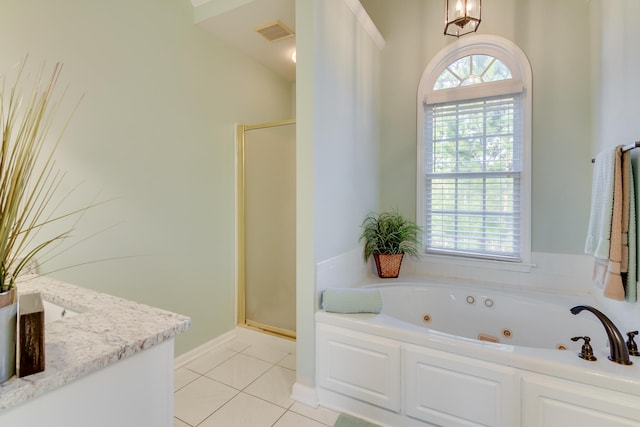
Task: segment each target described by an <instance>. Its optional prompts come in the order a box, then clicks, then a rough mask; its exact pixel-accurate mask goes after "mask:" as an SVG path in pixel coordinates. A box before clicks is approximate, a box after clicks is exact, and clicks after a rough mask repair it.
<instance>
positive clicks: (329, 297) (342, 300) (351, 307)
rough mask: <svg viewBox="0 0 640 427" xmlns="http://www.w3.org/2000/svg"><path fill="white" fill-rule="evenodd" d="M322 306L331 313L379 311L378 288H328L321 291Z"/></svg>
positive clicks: (380, 296)
mask: <svg viewBox="0 0 640 427" xmlns="http://www.w3.org/2000/svg"><path fill="white" fill-rule="evenodd" d="M321 306H322V308H323V309H324V310H325V311H330V312H333V313H380V312H381V311H382V295H381V294H380V290H379V289H361V288H358V289H350V288H347V289H345V288H330V289H325V290H324V291H323V292H322V304H321Z"/></svg>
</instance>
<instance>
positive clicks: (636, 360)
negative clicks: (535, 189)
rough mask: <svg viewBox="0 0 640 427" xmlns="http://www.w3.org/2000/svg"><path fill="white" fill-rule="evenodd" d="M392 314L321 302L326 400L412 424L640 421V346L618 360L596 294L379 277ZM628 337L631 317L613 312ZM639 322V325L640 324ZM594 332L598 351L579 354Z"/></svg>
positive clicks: (397, 426)
mask: <svg viewBox="0 0 640 427" xmlns="http://www.w3.org/2000/svg"><path fill="white" fill-rule="evenodd" d="M368 288H377V289H379V290H380V292H381V294H382V301H383V309H382V313H380V314H371V313H360V314H336V313H327V312H323V311H318V312H317V313H316V325H317V326H316V327H317V355H318V357H317V392H318V397H319V400H320V403H321V404H322V405H325V406H328V407H332V408H334V409H337V410H341V411H345V412H351V413H353V414H355V415H358V416H361V417H363V418H368V419H371V420H373V421H375V422H377V423H379V424H384V425H388V426H393V427H402V426H446V427H450V426H504V427H517V426H526V427H529V426H540V427H542V426H545V427H555V426H574V425H575V426H582V427H584V426H587V427H589V426H592V427H603V426H607V427H619V426H620V427H622V426H625V427H628V426H640V357H633V356H631V361H632V362H633V365H630V366H623V365H620V364H617V363H614V362H612V361H610V360H608V356H609V353H610V352H609V347H608V345H609V341H608V338H607V335H606V333H605V329H604V327H603V325H602V323H601V322H600V321H599V320H598V319H597V318H596V317H595V316H594V315H593V314H592V313H590V312H587V311H583V312H582V313H579V314H577V315H573V314H571V312H570V311H569V310H570V308H571V307H573V306H575V305H590V306H593V307H596V308H597V305H596V304H595V302H594V301H593V299H592V298H590V297H588V296H584V297H575V296H564V295H555V294H554V295H550V294H536V293H524V292H519V293H515V292H509V291H505V290H504V289H493V288H490V287H481V286H458V285H451V284H445V283H435V282H434V283H428V284H414V283H391V284H376V285H372V286H368ZM605 314H607V315H608V317H609V318H611V320H613V322H614V323H615V324H616V326H617V327H618V329H619V330H620V332H621V333H622V335H623V336H624V337H625V339H626V337H627V336H626V332H629V331H630V330H631V329H628V328H625V325H622V324H620V323H619V322H617V321H616V320H615V316H613V315H612V314H611V313H605ZM638 327H640V324H639V325H630V328H634V329H633V330H637V329H638ZM584 336H589V337H590V338H591V346H592V347H593V350H594V354H595V356H596V358H597V361H587V360H584V359H582V358H580V357H578V353H580V350H581V347H582V345H583V340H581V339H580V340H578V341H573V340H571V338H573V337H584Z"/></svg>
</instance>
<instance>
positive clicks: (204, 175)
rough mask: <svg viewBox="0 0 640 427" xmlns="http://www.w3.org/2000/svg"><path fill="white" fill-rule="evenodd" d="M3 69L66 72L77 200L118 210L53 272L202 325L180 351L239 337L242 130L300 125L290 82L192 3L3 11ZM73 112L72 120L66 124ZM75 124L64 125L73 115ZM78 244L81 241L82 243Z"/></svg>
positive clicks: (68, 155) (95, 221)
mask: <svg viewBox="0 0 640 427" xmlns="http://www.w3.org/2000/svg"><path fill="white" fill-rule="evenodd" d="M0 52H2V53H1V54H0V70H6V69H7V68H9V67H10V65H12V64H14V63H17V62H19V61H20V60H21V59H22V58H23V57H24V56H25V54H27V53H28V54H29V55H30V60H29V63H30V64H31V65H32V66H33V67H32V68H33V69H37V68H38V67H39V66H40V64H41V62H42V61H47V62H48V63H54V62H57V61H60V62H63V63H64V71H63V76H62V81H61V83H62V84H61V86H65V85H66V84H67V83H68V84H69V85H70V89H69V93H68V96H67V98H68V101H69V103H68V104H69V105H72V104H73V103H74V102H75V100H77V99H78V98H79V97H80V95H81V94H82V93H84V99H83V100H82V103H81V105H80V108H79V110H78V112H77V114H76V115H75V117H74V118H73V121H72V124H71V127H70V129H69V131H68V133H67V134H66V138H65V140H64V145H63V147H62V149H61V151H60V152H59V165H60V167H61V168H63V169H66V170H68V171H69V176H68V177H67V178H68V179H67V182H68V186H67V187H66V188H70V187H72V186H74V185H75V184H76V183H80V182H83V185H82V186H81V188H80V190H79V191H77V192H76V193H75V195H74V197H72V199H71V200H69V201H68V203H69V204H74V203H84V202H85V201H86V200H91V198H93V197H94V196H96V195H98V197H99V198H100V199H103V198H115V200H114V201H112V202H111V203H109V204H107V205H105V206H102V207H99V208H97V209H94V210H92V211H91V212H90V213H89V214H88V215H87V216H86V217H85V218H83V220H82V221H81V223H80V224H79V226H78V229H77V230H76V231H75V232H74V236H75V237H76V240H75V241H78V240H81V239H83V238H85V237H89V236H91V235H92V234H93V233H95V232H97V231H99V230H102V229H105V228H108V227H110V226H112V225H113V226H114V227H112V228H108V229H107V230H106V231H104V232H102V233H99V234H97V235H95V236H92V237H89V238H88V239H87V240H86V241H83V242H81V243H80V244H78V245H77V246H76V247H74V248H72V249H71V250H69V251H67V252H65V253H63V254H61V255H59V256H57V257H55V258H53V260H52V261H51V262H48V263H46V264H44V265H43V266H42V268H41V271H42V272H43V273H48V272H52V271H54V270H57V269H59V268H64V267H67V266H70V265H73V264H77V263H82V262H86V261H95V260H101V259H105V258H111V257H122V256H129V255H137V257H136V258H128V259H119V260H112V261H107V262H100V263H94V264H89V265H84V266H80V267H75V268H71V269H65V270H61V271H58V272H57V273H53V274H51V275H53V276H55V277H58V278H60V279H63V280H66V281H68V282H71V283H76V284H78V285H81V286H85V287H89V288H94V289H98V290H100V291H103V292H107V293H111V294H114V295H118V296H122V297H125V298H129V299H132V300H136V301H140V302H143V303H147V304H150V305H154V306H158V307H162V308H165V309H168V310H171V311H175V312H179V313H182V314H185V315H189V316H191V317H192V321H193V326H192V327H191V329H190V330H189V331H188V332H187V333H186V334H183V335H181V336H179V337H178V340H177V344H178V345H177V353H181V352H183V351H185V350H187V349H190V348H193V347H195V346H196V345H198V344H202V343H204V342H206V341H207V340H210V339H212V338H214V337H216V336H218V335H220V334H222V333H224V332H226V331H228V330H230V329H232V328H233V327H234V325H235V315H234V312H235V251H236V244H235V221H236V215H235V183H234V180H235V159H234V156H235V147H234V144H235V138H234V131H235V123H236V122H241V123H262V122H269V121H276V120H283V119H288V118H290V117H292V116H293V112H292V111H291V105H292V102H291V100H292V88H291V85H290V83H289V82H287V81H285V80H284V79H282V78H280V77H278V76H276V75H275V74H273V73H271V72H269V71H267V70H266V69H265V68H264V67H262V66H260V65H259V64H257V63H255V62H254V61H251V60H249V59H248V58H247V57H245V56H244V55H242V54H240V53H239V52H238V51H236V50H235V49H232V48H229V47H228V46H226V45H224V44H222V43H221V42H219V41H217V40H215V39H214V38H213V37H212V36H210V35H209V34H207V33H205V32H204V31H203V30H201V29H200V28H199V27H197V26H196V25H194V21H193V11H192V7H191V3H190V2H189V0H110V1H77V0H56V1H46V0H34V1H28V2H21V1H8V0H4V1H2V13H1V14H0ZM68 108H70V107H65V109H64V110H63V111H62V113H65V112H67V111H68ZM61 116H62V117H64V116H65V114H62V115H61ZM75 241H74V242H75Z"/></svg>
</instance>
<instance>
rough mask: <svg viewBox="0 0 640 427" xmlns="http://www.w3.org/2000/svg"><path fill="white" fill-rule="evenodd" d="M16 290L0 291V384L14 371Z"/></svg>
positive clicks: (16, 311)
mask: <svg viewBox="0 0 640 427" xmlns="http://www.w3.org/2000/svg"><path fill="white" fill-rule="evenodd" d="M16 296H17V292H16V289H15V288H13V289H11V290H10V291H7V292H2V293H0V384H2V383H3V382H5V381H7V380H8V379H9V378H11V377H12V376H13V375H14V374H15V373H16V321H17V317H18V304H17V298H16Z"/></svg>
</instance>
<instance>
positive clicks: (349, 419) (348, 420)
mask: <svg viewBox="0 0 640 427" xmlns="http://www.w3.org/2000/svg"><path fill="white" fill-rule="evenodd" d="M333 427H380V426H379V425H378V424H373V423H370V422H369V421H365V420H363V419H360V418H356V417H354V416H352V415H349V414H340V416H339V417H338V419H337V420H336V423H335V424H334V425H333Z"/></svg>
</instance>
